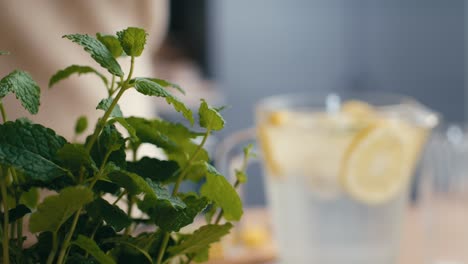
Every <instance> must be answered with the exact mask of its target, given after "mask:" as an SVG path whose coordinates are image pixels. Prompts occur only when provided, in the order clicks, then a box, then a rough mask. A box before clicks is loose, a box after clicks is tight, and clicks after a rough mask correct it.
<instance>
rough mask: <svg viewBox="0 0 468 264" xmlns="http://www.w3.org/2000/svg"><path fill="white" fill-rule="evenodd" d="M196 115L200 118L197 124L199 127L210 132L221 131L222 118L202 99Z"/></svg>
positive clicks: (222, 125)
mask: <svg viewBox="0 0 468 264" xmlns="http://www.w3.org/2000/svg"><path fill="white" fill-rule="evenodd" d="M198 115H199V118H200V120H199V123H200V126H201V127H204V128H206V129H210V130H221V129H223V127H224V123H225V121H224V119H223V117H222V116H221V114H219V112H218V111H217V110H216V109H215V108H213V107H211V106H209V105H208V104H207V103H206V101H205V100H204V99H202V103H201V105H200V108H199V110H198Z"/></svg>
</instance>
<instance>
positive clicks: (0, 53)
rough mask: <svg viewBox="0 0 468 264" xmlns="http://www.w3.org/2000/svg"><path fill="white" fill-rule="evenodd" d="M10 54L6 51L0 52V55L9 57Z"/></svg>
mask: <svg viewBox="0 0 468 264" xmlns="http://www.w3.org/2000/svg"><path fill="white" fill-rule="evenodd" d="M9 54H10V52H8V51H3V50H0V55H9Z"/></svg>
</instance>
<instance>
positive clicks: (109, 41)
mask: <svg viewBox="0 0 468 264" xmlns="http://www.w3.org/2000/svg"><path fill="white" fill-rule="evenodd" d="M96 38H97V40H99V41H100V42H101V43H102V44H104V46H106V48H107V49H108V50H109V51H110V53H111V54H112V56H113V57H114V58H118V57H120V56H122V55H123V54H124V51H123V49H122V46H120V42H119V39H117V37H116V36H113V35H102V34H100V33H97V34H96Z"/></svg>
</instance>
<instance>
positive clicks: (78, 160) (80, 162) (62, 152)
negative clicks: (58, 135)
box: [57, 143, 97, 172]
mask: <svg viewBox="0 0 468 264" xmlns="http://www.w3.org/2000/svg"><path fill="white" fill-rule="evenodd" d="M57 158H58V159H59V160H60V162H61V164H62V165H63V166H64V167H66V168H69V169H70V170H72V171H75V172H77V171H79V169H80V168H81V167H82V166H85V167H86V168H92V169H94V170H95V171H97V166H96V164H95V163H94V161H93V160H92V159H91V156H90V155H89V153H88V152H87V151H86V149H85V147H84V146H83V145H79V144H68V143H67V144H65V145H64V146H63V147H62V148H61V149H59V150H58V152H57Z"/></svg>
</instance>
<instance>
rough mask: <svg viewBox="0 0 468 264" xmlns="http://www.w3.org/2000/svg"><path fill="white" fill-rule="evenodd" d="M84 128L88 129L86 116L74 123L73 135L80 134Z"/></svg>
mask: <svg viewBox="0 0 468 264" xmlns="http://www.w3.org/2000/svg"><path fill="white" fill-rule="evenodd" d="M86 128H88V118H86V116H80V117H79V118H78V119H77V120H76V123H75V133H76V134H77V135H79V134H82V133H83V132H84V131H85V130H86Z"/></svg>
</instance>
